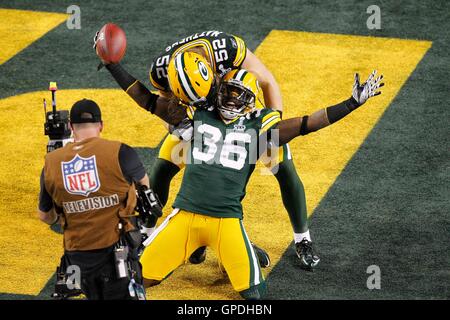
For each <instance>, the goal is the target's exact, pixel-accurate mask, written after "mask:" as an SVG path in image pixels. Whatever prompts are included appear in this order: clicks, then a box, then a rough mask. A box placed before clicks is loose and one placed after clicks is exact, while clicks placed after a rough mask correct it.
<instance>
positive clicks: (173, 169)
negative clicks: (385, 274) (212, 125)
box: [107, 31, 319, 269]
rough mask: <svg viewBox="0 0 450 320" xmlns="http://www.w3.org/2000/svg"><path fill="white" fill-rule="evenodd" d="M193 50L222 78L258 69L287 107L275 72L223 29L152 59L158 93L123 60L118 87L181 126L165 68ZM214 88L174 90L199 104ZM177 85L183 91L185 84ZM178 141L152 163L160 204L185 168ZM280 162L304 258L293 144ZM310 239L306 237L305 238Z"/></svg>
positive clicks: (169, 141)
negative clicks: (178, 155) (178, 156)
mask: <svg viewBox="0 0 450 320" xmlns="http://www.w3.org/2000/svg"><path fill="white" fill-rule="evenodd" d="M181 52H195V53H198V54H200V55H201V56H203V57H204V58H206V60H207V63H208V64H209V66H210V67H211V69H212V70H213V72H214V73H215V74H216V75H218V76H219V77H221V76H223V75H224V74H225V73H227V72H228V71H230V70H235V69H239V68H245V69H247V70H249V71H251V72H252V73H254V74H255V75H256V77H257V79H258V81H259V83H260V85H261V88H262V94H263V96H264V102H265V105H266V106H268V107H270V108H271V109H273V110H278V111H280V114H281V112H282V110H283V102H282V97H281V91H280V88H279V86H278V83H277V81H276V80H275V78H274V76H273V75H272V73H271V72H270V71H269V70H268V69H267V68H266V67H265V66H264V64H263V63H262V62H261V61H260V60H259V59H258V58H257V57H256V56H255V55H254V54H253V53H252V52H251V51H250V50H249V49H248V48H247V47H246V45H245V42H244V41H243V40H242V39H241V38H240V37H237V36H235V35H230V34H227V33H224V32H220V31H204V32H201V33H195V34H193V35H190V36H188V37H186V38H183V39H181V40H179V41H177V42H175V43H173V44H171V45H169V46H168V47H167V48H166V49H165V50H164V51H163V52H162V53H160V54H159V55H158V56H156V57H155V58H154V59H153V63H152V65H151V67H150V72H149V76H150V82H151V83H152V85H153V86H154V87H155V88H156V89H158V91H159V97H157V96H156V95H153V94H152V93H150V92H149V91H148V90H147V88H145V86H144V85H143V84H142V83H141V82H139V81H137V80H136V79H135V78H134V77H132V76H131V75H129V74H128V73H127V72H126V71H125V70H124V69H123V67H122V66H121V65H120V64H109V65H107V69H108V70H109V71H110V72H111V74H112V75H113V77H114V78H115V79H116V81H117V82H118V83H119V85H120V86H121V87H122V88H123V89H124V90H125V91H126V92H127V93H128V95H130V97H131V98H133V99H134V100H135V101H136V102H137V104H138V105H139V106H141V107H143V108H144V109H146V110H148V111H150V112H151V113H153V114H156V115H157V116H159V117H161V118H162V119H163V120H165V121H166V122H168V123H171V124H179V123H180V122H181V120H182V119H183V117H184V113H183V110H182V108H177V107H176V104H175V105H174V104H173V103H172V102H173V99H171V98H172V97H173V90H174V89H173V88H171V86H170V85H169V81H168V72H167V67H168V65H169V61H170V60H171V59H172V58H173V57H174V56H175V55H177V54H178V53H181ZM214 88H217V86H213V85H210V86H197V87H193V88H192V90H190V91H185V90H180V91H179V92H177V93H176V94H175V96H177V97H178V98H180V100H181V101H184V102H185V103H188V104H193V105H196V106H199V105H201V104H202V103H204V102H205V101H206V100H210V98H211V97H213V96H214V95H215V92H214ZM178 89H182V88H181V87H180V88H178ZM178 143H179V139H177V137H174V136H173V135H169V136H168V137H167V138H166V139H165V140H164V142H163V144H162V145H161V148H160V151H159V155H158V158H157V160H156V162H155V164H154V166H153V167H152V172H151V174H150V180H151V184H152V186H151V187H152V188H153V190H154V191H155V192H156V193H157V194H158V196H159V198H160V200H161V202H162V203H163V204H165V203H166V202H167V198H168V194H169V187H170V182H171V180H172V178H173V177H174V176H175V175H176V174H177V173H178V172H179V171H180V170H181V169H182V168H183V164H182V163H177V164H175V163H174V161H173V159H172V153H173V150H174V149H175V148H177V145H178ZM282 148H283V149H282V150H281V151H282V152H280V154H279V156H278V162H277V163H274V164H273V166H272V167H271V168H269V169H271V170H272V172H273V174H274V176H275V177H276V179H277V181H278V183H279V185H280V191H281V196H282V200H283V204H284V206H285V208H286V211H287V212H288V215H289V218H290V221H291V225H292V228H293V232H294V242H295V248H296V252H297V255H298V256H299V258H300V259H301V254H300V253H301V252H302V251H304V250H306V249H308V250H312V246H311V244H312V243H311V237H310V233H309V226H308V215H307V209H306V198H305V191H304V187H303V183H302V181H301V180H300V177H299V176H298V174H297V172H296V169H295V166H294V162H293V161H292V154H291V152H290V149H289V145H284V146H283V147H282ZM155 224H156V221H154V220H153V221H149V223H148V227H149V229H148V233H150V232H151V231H152V230H153V229H154V228H153V226H154V225H155ZM305 239H306V241H303V240H305ZM255 249H256V250H257V251H258V253H261V255H259V257H260V258H261V262H262V263H263V260H265V261H266V263H265V265H266V266H268V264H269V263H270V260H269V259H268V257H267V256H266V255H264V254H263V251H260V249H259V248H255ZM315 257H316V259H315V260H314V261H313V262H311V264H309V265H305V264H304V263H303V261H302V259H301V266H302V267H304V268H305V269H311V268H312V267H314V266H315V265H317V263H318V262H319V259H318V257H317V256H315ZM204 259H205V250H204V248H199V250H198V251H196V252H195V253H194V254H193V255H192V257H191V259H190V261H191V262H192V263H200V262H202V261H203V260H204Z"/></svg>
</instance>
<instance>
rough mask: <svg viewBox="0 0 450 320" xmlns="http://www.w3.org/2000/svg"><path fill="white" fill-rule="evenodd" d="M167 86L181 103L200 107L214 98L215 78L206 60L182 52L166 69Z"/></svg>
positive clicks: (196, 55)
mask: <svg viewBox="0 0 450 320" xmlns="http://www.w3.org/2000/svg"><path fill="white" fill-rule="evenodd" d="M167 74H168V80H169V86H170V89H171V90H172V92H173V94H174V95H175V96H176V97H177V98H178V99H180V100H181V101H182V102H183V103H185V104H188V105H194V106H197V107H198V106H201V104H202V103H204V102H207V101H208V100H210V98H212V97H213V96H214V93H215V84H216V81H215V78H214V76H213V75H214V74H213V71H212V70H211V67H210V66H209V63H208V62H207V60H206V59H205V58H204V57H203V56H201V55H199V54H197V53H195V52H182V53H179V54H177V55H176V56H175V57H173V58H172V59H171V60H170V62H169V66H168V67H167Z"/></svg>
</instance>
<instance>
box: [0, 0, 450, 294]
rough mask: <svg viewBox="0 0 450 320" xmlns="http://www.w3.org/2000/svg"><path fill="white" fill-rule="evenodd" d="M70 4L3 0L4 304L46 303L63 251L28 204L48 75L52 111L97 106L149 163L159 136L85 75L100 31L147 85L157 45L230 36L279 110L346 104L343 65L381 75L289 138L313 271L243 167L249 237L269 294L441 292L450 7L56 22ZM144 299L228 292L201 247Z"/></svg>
mask: <svg viewBox="0 0 450 320" xmlns="http://www.w3.org/2000/svg"><path fill="white" fill-rule="evenodd" d="M71 4H73V3H72V2H67V1H43V0H39V1H9V0H8V1H2V2H1V3H0V33H1V35H2V37H1V38H2V39H0V44H1V47H2V52H0V88H1V90H0V111H1V113H2V117H0V124H1V126H0V134H1V137H2V139H1V142H0V191H1V194H0V299H36V298H37V299H47V298H48V296H49V293H50V291H51V290H52V285H53V280H54V279H53V278H54V277H53V272H54V270H55V267H56V265H57V263H58V258H59V255H60V254H61V252H62V248H61V236H60V235H59V234H57V233H55V232H53V231H52V230H49V229H48V228H47V227H46V226H43V225H42V223H40V222H39V221H38V219H37V217H36V215H35V211H34V210H35V208H36V206H37V192H38V174H39V171H40V168H41V167H42V165H43V156H44V154H45V145H46V137H45V136H43V129H42V128H43V119H44V116H43V111H42V106H41V103H42V98H43V97H46V98H47V99H49V95H48V93H47V92H46V91H45V90H46V88H47V85H48V82H49V81H57V82H58V86H59V88H60V89H61V92H58V101H59V103H60V106H61V107H65V108H69V107H70V106H71V104H72V103H73V102H74V101H75V100H76V99H78V98H81V97H91V98H95V99H97V100H98V102H99V104H100V106H101V107H102V110H103V111H104V113H105V123H106V129H105V134H106V136H107V137H109V138H114V139H121V140H125V141H126V142H128V143H129V144H131V145H133V146H136V147H139V152H140V154H141V155H142V157H143V159H145V164H146V167H147V169H148V170H149V169H150V167H151V164H152V162H153V160H154V158H155V155H156V154H157V151H158V148H159V145H160V141H161V139H162V138H163V137H164V136H165V134H166V133H165V130H164V128H163V126H162V125H161V122H160V121H159V120H157V119H156V118H155V117H151V116H147V114H145V112H141V111H140V110H138V108H137V107H136V106H135V105H133V102H132V101H131V100H130V99H129V98H128V97H127V96H126V95H125V94H124V93H123V92H122V91H121V90H119V88H118V86H117V85H116V83H115V81H114V80H113V79H112V77H111V76H110V75H109V74H108V73H107V72H106V71H105V70H102V71H100V72H97V71H96V67H97V64H98V59H97V57H96V55H95V54H94V52H93V50H92V39H93V36H94V34H95V31H97V30H98V29H99V28H100V27H101V26H102V25H103V24H105V23H107V22H114V23H117V24H119V25H120V26H121V27H122V28H123V29H124V30H125V32H126V34H127V40H128V47H127V53H126V56H125V59H124V61H123V64H124V66H125V67H126V68H127V69H128V70H129V71H130V72H131V73H132V74H133V75H134V76H136V77H137V78H139V79H140V80H141V81H142V82H143V83H145V84H147V85H149V82H148V69H149V67H150V63H151V60H152V57H153V56H155V55H156V54H157V53H158V52H159V51H162V50H163V49H164V48H165V47H166V45H167V44H169V43H172V42H174V41H176V40H178V39H180V38H182V37H184V36H187V35H189V34H191V33H194V32H199V31H203V30H221V31H226V32H228V33H233V34H236V35H239V36H241V37H242V38H243V39H244V40H245V41H246V43H247V46H248V47H249V48H250V49H251V50H252V51H255V52H256V54H257V55H258V56H259V57H260V58H261V59H262V60H263V61H264V63H265V64H267V66H268V67H269V68H270V69H271V70H272V71H273V73H274V75H275V76H276V78H277V80H278V81H279V82H280V86H281V89H282V92H283V98H284V102H285V108H286V112H285V114H286V115H287V116H288V117H290V116H298V115H302V114H304V113H308V112H311V111H313V110H315V109H317V108H321V107H325V106H327V105H330V104H332V103H336V102H339V101H341V100H342V99H345V98H347V96H348V95H349V94H350V92H351V84H352V81H353V73H354V72H356V71H359V72H361V73H363V74H364V76H363V77H365V76H366V75H367V73H368V72H369V71H371V68H372V67H374V68H378V69H379V71H380V72H381V73H384V74H385V78H386V79H385V82H386V86H385V88H384V91H383V94H382V95H381V96H379V97H376V98H374V100H373V101H372V100H371V101H370V103H371V104H370V105H368V106H364V107H362V110H358V112H355V114H354V115H353V114H352V116H349V117H348V119H345V120H344V121H343V123H342V124H341V123H339V124H336V126H332V127H330V128H327V129H326V130H323V132H320V133H315V134H313V135H311V137H309V136H308V137H305V139H304V140H300V138H299V139H297V140H296V141H295V142H294V143H292V145H291V147H292V149H293V154H294V158H295V162H296V166H297V169H298V171H299V173H300V176H301V177H302V180H303V182H304V184H305V187H306V196H307V200H308V209H309V211H310V213H311V214H312V226H311V233H312V237H313V240H314V241H315V247H316V248H317V251H318V253H319V254H320V256H321V259H322V261H321V263H320V265H319V267H318V269H317V270H316V271H315V272H314V273H306V272H304V271H301V270H300V269H299V267H298V263H297V261H296V260H297V258H296V256H295V252H294V250H293V247H292V244H291V243H290V241H292V235H291V229H290V226H289V221H288V216H287V214H286V212H285V211H284V209H283V206H282V205H281V200H280V195H279V191H278V187H277V184H276V182H275V179H274V178H273V177H268V176H263V175H258V174H257V173H255V177H253V178H252V180H251V181H250V185H249V194H248V197H247V198H246V199H245V202H244V208H245V210H246V219H245V224H246V228H247V229H248V231H249V233H250V236H251V237H252V239H255V240H257V241H255V242H256V243H258V244H260V245H261V246H262V247H264V248H266V249H267V250H268V251H269V253H270V254H271V256H272V259H273V261H274V262H275V265H274V266H273V268H271V269H270V270H268V271H267V270H266V272H265V274H266V277H267V279H268V288H269V291H268V292H269V296H268V297H269V298H270V299H448V298H450V216H449V214H450V192H449V191H450V190H449V185H450V143H449V142H448V141H449V137H450V112H449V102H450V86H449V81H448V79H449V78H450V33H449V31H448V30H449V29H450V3H448V2H447V1H379V2H377V3H374V2H373V1H339V2H334V1H296V0H283V1H234V0H233V1H226V2H225V1H196V2H191V1H181V0H169V1H128V2H123V1H116V0H114V1H107V2H106V1H105V2H102V1H97V2H93V1H77V3H76V4H77V5H78V6H79V7H80V9H81V29H80V30H70V29H68V28H67V26H66V22H65V20H66V18H67V15H66V8H67V7H68V6H69V5H71ZM372 4H377V5H378V6H379V7H380V9H381V29H380V30H369V29H368V28H367V26H366V20H367V18H368V17H369V14H367V13H366V9H367V7H368V6H369V5H372ZM11 9H17V10H11ZM22 10H23V11H22ZM406 40H407V41H406ZM180 178H181V175H178V177H177V179H175V181H174V187H173V189H172V191H173V192H172V195H171V199H173V197H174V192H175V191H176V189H177V187H178V186H179V183H180ZM169 203H170V200H169ZM167 210H169V209H167ZM167 210H166V211H167ZM370 265H377V266H379V267H380V270H381V289H379V290H377V289H375V290H369V289H368V288H367V286H366V281H367V278H368V277H369V276H370V275H369V274H367V273H366V270H367V268H368V267H369V266H370ZM148 296H149V298H150V299H152V298H155V299H238V298H239V296H238V295H237V294H235V293H234V292H233V291H232V288H231V285H230V284H229V282H228V281H227V279H226V278H225V277H224V275H223V274H222V273H221V272H220V271H219V269H218V267H217V263H216V261H215V258H214V255H212V254H211V255H209V256H208V259H207V261H206V263H205V264H204V265H203V266H189V265H186V266H183V267H182V268H181V270H179V271H177V272H176V273H175V274H174V275H173V276H172V277H171V278H169V279H168V280H167V283H163V284H162V285H161V286H159V287H157V288H155V289H152V290H149V291H148Z"/></svg>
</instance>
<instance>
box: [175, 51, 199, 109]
mask: <svg viewBox="0 0 450 320" xmlns="http://www.w3.org/2000/svg"><path fill="white" fill-rule="evenodd" d="M182 58H183V54H179V55H178V56H177V58H176V60H175V62H176V64H177V70H178V73H179V74H180V78H181V84H182V85H183V88H184V89H185V90H186V92H187V94H188V96H189V99H191V100H192V101H194V102H195V101H197V100H198V98H197V97H196V96H195V94H194V93H193V92H192V90H191V88H190V87H189V84H188V82H187V80H186V75H185V73H184V69H183V64H182V63H181V59H182Z"/></svg>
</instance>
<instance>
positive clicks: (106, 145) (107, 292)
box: [38, 99, 149, 300]
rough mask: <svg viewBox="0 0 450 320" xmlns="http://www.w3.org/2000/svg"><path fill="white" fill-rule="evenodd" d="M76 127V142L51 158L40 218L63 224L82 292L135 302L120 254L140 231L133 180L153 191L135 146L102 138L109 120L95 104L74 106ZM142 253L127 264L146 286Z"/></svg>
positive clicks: (67, 260) (67, 259) (67, 256)
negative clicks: (134, 221)
mask: <svg viewBox="0 0 450 320" xmlns="http://www.w3.org/2000/svg"><path fill="white" fill-rule="evenodd" d="M70 128H71V130H72V132H73V137H74V142H73V143H68V144H67V145H65V146H64V147H62V148H60V149H57V150H55V151H53V152H50V153H48V154H47V155H46V157H45V166H44V168H43V170H42V173H41V181H40V185H41V186H40V194H39V210H38V213H39V218H40V219H41V220H42V221H43V222H45V223H47V224H49V225H53V224H56V223H60V224H61V225H62V227H63V230H64V249H65V251H64V256H63V258H62V262H63V263H62V265H64V264H65V265H66V266H78V268H79V270H80V273H81V274H80V276H81V291H82V292H83V293H84V294H85V295H86V297H87V298H88V299H89V300H107V299H130V298H131V296H130V291H131V290H129V286H130V288H132V285H130V278H131V277H130V276H129V274H130V272H127V276H126V277H124V276H123V275H122V277H121V278H119V276H118V272H116V263H117V259H115V252H116V251H117V248H118V243H122V241H123V240H122V239H124V237H123V236H124V235H125V234H128V235H129V234H131V233H129V231H132V230H135V226H134V225H133V224H132V221H131V220H130V219H131V216H133V214H134V209H135V206H136V189H135V186H134V183H133V182H136V183H137V184H138V185H139V184H140V185H144V186H147V187H148V186H149V179H148V176H147V174H146V173H145V169H144V167H143V165H142V163H141V161H140V159H139V157H138V155H137V153H136V151H135V150H134V149H133V148H131V147H129V146H128V145H126V144H123V143H120V142H118V141H110V140H106V139H103V138H100V133H101V132H102V129H103V122H102V117H101V111H100V108H99V107H98V105H97V104H96V103H95V102H94V101H92V100H87V99H83V100H80V101H78V102H76V103H75V104H74V105H73V107H72V109H71V110H70ZM136 251H137V250H133V249H132V248H130V250H129V253H127V254H126V259H127V260H128V261H125V266H127V265H128V266H130V265H131V266H133V265H134V267H133V268H131V270H132V272H131V274H133V275H134V277H133V279H134V280H136V283H138V284H140V283H141V282H142V276H141V266H140V264H139V262H138V258H137V255H136V254H134V252H136ZM127 262H128V263H127ZM133 269H134V271H133ZM64 271H65V270H64ZM64 271H63V272H64ZM144 296H145V292H144Z"/></svg>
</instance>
